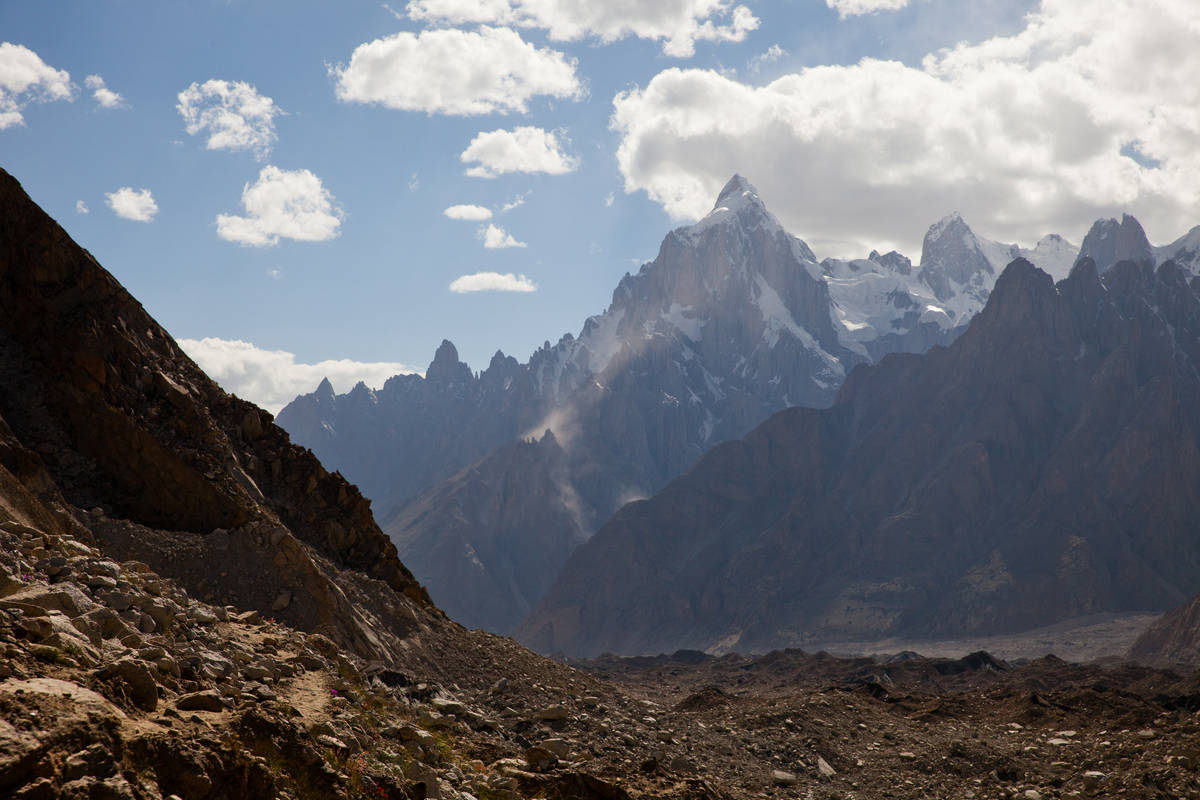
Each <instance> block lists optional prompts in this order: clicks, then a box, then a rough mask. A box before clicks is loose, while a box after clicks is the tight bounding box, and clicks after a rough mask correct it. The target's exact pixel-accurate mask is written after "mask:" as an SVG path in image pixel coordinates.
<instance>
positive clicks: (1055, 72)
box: [611, 0, 1200, 256]
mask: <svg viewBox="0 0 1200 800" xmlns="http://www.w3.org/2000/svg"><path fill="white" fill-rule="evenodd" d="M1198 35H1200V7H1198V6H1197V5H1196V4H1195V3H1192V2H1189V1H1188V0H1149V1H1148V2H1143V0H1120V1H1119V2H1111V3H1104V4H1084V5H1080V4H1078V3H1074V2H1070V0H1044V1H1043V3H1042V5H1041V7H1040V8H1039V10H1038V11H1037V12H1036V13H1033V14H1031V15H1029V17H1027V19H1026V27H1025V28H1024V29H1023V30H1022V31H1020V32H1019V33H1017V34H1015V35H1012V36H1005V37H997V38H993V39H991V40H988V41H985V42H982V43H980V44H976V45H969V44H962V45H959V46H957V47H955V48H953V49H950V50H946V51H941V52H938V53H935V54H931V55H929V56H927V57H926V58H925V60H924V62H923V63H922V65H921V66H920V67H919V68H914V67H908V66H905V65H904V64H901V63H897V62H885V61H876V60H870V59H867V60H864V61H862V62H860V63H858V64H855V65H852V66H823V67H813V68H809V69H805V70H803V71H800V72H797V73H794V74H789V75H785V76H783V77H781V78H779V79H778V80H775V81H773V82H771V83H769V84H767V85H765V86H762V87H754V86H750V85H746V84H743V83H740V82H737V81H734V80H731V79H729V78H726V77H723V76H721V75H719V74H717V73H715V72H711V71H706V70H682V69H667V70H665V71H663V72H660V73H659V74H658V75H656V76H655V77H654V78H653V79H651V80H650V82H649V83H648V84H647V85H646V86H645V87H644V88H636V89H633V90H631V91H627V92H622V93H621V94H618V95H617V96H616V97H615V98H614V111H613V116H612V120H611V124H612V127H613V128H614V129H615V130H616V131H617V132H618V133H619V134H620V137H621V142H620V145H619V148H618V154H617V157H618V164H619V167H620V170H621V172H622V174H623V176H624V178H625V189H626V191H637V190H645V191H646V192H647V193H648V194H649V196H650V197H651V198H652V199H654V200H656V201H657V202H659V203H661V204H662V206H663V207H664V208H665V209H666V210H667V211H668V212H669V213H670V214H671V215H672V216H674V217H676V218H679V219H694V218H697V217H700V216H702V215H703V214H705V213H706V212H707V211H708V210H709V208H710V207H711V205H712V201H713V198H714V197H715V196H716V193H717V192H718V191H719V189H720V187H721V186H722V185H723V183H724V182H725V181H726V180H728V178H729V176H730V175H732V174H733V173H735V172H737V173H741V174H743V175H746V176H747V177H748V178H750V179H751V180H752V181H754V182H755V184H756V185H757V187H758V188H759V190H760V194H761V195H762V196H763V198H764V200H765V201H766V202H767V203H768V205H770V206H771V208H772V209H773V210H774V211H775V212H776V214H777V215H779V216H780V217H781V219H782V220H783V221H784V222H785V224H787V225H788V227H789V228H790V229H791V230H792V231H793V232H795V233H797V234H798V235H801V236H804V237H805V238H807V239H808V240H809V241H810V243H811V244H813V245H815V246H816V247H817V249H818V251H819V252H822V253H823V254H828V255H858V256H861V254H862V253H863V252H866V251H867V250H869V249H870V248H871V247H876V248H880V249H883V248H885V247H892V246H901V247H904V248H907V249H908V250H909V252H913V254H914V255H915V252H914V250H915V246H916V245H917V244H918V243H919V236H920V234H921V232H922V231H924V230H925V228H926V227H927V226H928V225H929V224H930V222H931V221H933V220H936V219H939V218H940V217H942V216H943V215H944V214H946V213H947V212H949V211H952V210H955V209H957V210H959V211H961V212H962V214H963V216H964V217H966V218H967V219H968V220H969V221H970V222H971V223H972V225H974V226H976V227H977V228H978V229H981V230H984V231H987V232H988V235H989V236H991V237H993V238H1003V239H1005V240H1010V241H1011V240H1016V241H1020V242H1024V243H1031V242H1032V241H1034V240H1036V239H1037V238H1040V236H1042V235H1043V234H1045V233H1046V232H1048V231H1057V232H1061V233H1063V234H1065V235H1068V236H1079V235H1081V234H1082V232H1083V231H1084V230H1086V229H1087V226H1088V225H1089V224H1090V222H1091V221H1092V220H1094V219H1095V218H1096V217H1098V216H1110V215H1112V214H1113V213H1114V212H1115V211H1117V210H1129V211H1130V212H1131V213H1134V214H1136V215H1138V216H1139V218H1141V219H1142V221H1143V222H1144V223H1146V225H1147V227H1148V228H1149V229H1151V230H1153V231H1162V234H1161V235H1162V236H1163V237H1164V238H1165V237H1174V236H1175V235H1177V234H1178V233H1180V232H1182V231H1184V230H1187V229H1188V228H1190V227H1191V226H1192V225H1194V224H1195V223H1196V221H1197V220H1196V218H1195V214H1196V209H1197V208H1200V81H1196V80H1195V79H1194V76H1195V75H1197V74H1200V48H1197V47H1196V46H1195V42H1196V41H1197V36H1198ZM730 109H737V113H730V111H729V110H730ZM1131 143H1133V144H1135V145H1136V150H1137V152H1138V153H1140V154H1141V155H1142V156H1144V158H1143V161H1144V163H1139V161H1138V160H1136V159H1134V158H1132V157H1130V156H1128V155H1124V154H1122V150H1123V149H1125V148H1126V147H1127V145H1130V144H1131ZM1126 152H1127V153H1128V152H1130V151H1129V150H1126Z"/></svg>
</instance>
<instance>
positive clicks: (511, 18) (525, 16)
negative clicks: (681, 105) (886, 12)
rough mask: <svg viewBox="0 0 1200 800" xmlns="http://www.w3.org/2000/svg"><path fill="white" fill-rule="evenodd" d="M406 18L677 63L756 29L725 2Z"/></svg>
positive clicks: (435, 1)
mask: <svg viewBox="0 0 1200 800" xmlns="http://www.w3.org/2000/svg"><path fill="white" fill-rule="evenodd" d="M865 1H866V0H860V2H865ZM877 1H879V0H877ZM883 1H884V2H886V0H883ZM408 15H409V16H410V17H411V18H412V19H414V20H418V21H421V22H431V23H441V24H447V25H466V24H479V23H491V24H499V25H515V26H519V27H524V28H541V29H545V30H546V31H547V32H548V34H549V36H550V38H551V39H554V40H557V41H574V40H577V39H582V38H584V37H595V38H597V39H599V40H600V41H602V42H612V41H616V40H617V39H623V38H625V37H626V36H636V37H638V38H641V39H652V40H656V41H659V40H661V41H662V42H663V52H664V53H666V54H667V55H669V56H675V57H681V58H686V57H689V56H691V55H693V54H694V53H695V51H696V42H697V41H727V42H740V41H742V40H744V39H745V38H746V34H747V33H749V32H750V31H752V30H754V29H756V28H757V27H758V24H759V23H758V19H757V18H756V17H755V16H754V14H752V13H751V12H750V9H749V8H747V7H746V6H743V5H737V6H735V5H733V4H732V3H731V2H729V0H656V2H653V3H647V2H644V1H643V0H615V1H614V2H604V3H597V2H594V0H412V2H410V3H409V4H408Z"/></svg>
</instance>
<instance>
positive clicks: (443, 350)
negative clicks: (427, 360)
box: [433, 339, 458, 364]
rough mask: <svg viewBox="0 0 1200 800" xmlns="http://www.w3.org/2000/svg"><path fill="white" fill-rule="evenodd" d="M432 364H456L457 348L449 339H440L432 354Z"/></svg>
mask: <svg viewBox="0 0 1200 800" xmlns="http://www.w3.org/2000/svg"><path fill="white" fill-rule="evenodd" d="M433 363H434V364H457V363H458V348H457V347H455V346H454V342H452V341H450V340H449V339H442V343H441V344H440V345H438V349H437V351H436V352H435V353H434V354H433Z"/></svg>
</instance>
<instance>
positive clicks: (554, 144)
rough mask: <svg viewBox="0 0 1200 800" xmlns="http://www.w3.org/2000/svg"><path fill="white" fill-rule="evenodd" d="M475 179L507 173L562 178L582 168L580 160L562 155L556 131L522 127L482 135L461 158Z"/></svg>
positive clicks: (469, 173) (480, 134) (473, 140)
mask: <svg viewBox="0 0 1200 800" xmlns="http://www.w3.org/2000/svg"><path fill="white" fill-rule="evenodd" d="M459 160H460V161H462V162H463V163H464V164H470V163H472V162H474V163H475V164H476V166H473V167H470V168H469V169H467V174H468V175H470V176H472V177H475V178H494V177H496V176H497V175H502V174H504V173H506V172H545V173H547V174H549V175H563V174H565V173H568V172H573V171H574V170H576V169H578V168H579V159H578V158H575V157H573V156H569V155H567V154H565V153H563V151H562V149H561V146H560V145H559V142H558V132H557V131H545V130H542V129H541V128H534V127H530V126H521V127H518V128H515V129H513V130H511V131H506V130H495V131H486V132H484V133H479V134H477V135H476V136H475V138H474V139H472V140H471V143H470V144H469V145H467V149H466V150H464V151H463V152H462V155H460V156H459Z"/></svg>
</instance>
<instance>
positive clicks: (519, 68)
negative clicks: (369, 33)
mask: <svg viewBox="0 0 1200 800" xmlns="http://www.w3.org/2000/svg"><path fill="white" fill-rule="evenodd" d="M330 71H331V73H332V74H333V75H335V76H336V77H337V96H338V99H339V100H343V101H346V102H355V103H379V104H381V105H383V106H386V107H388V108H395V109H400V110H402V111H425V112H428V113H430V114H434V113H440V114H459V115H468V114H492V113H501V114H504V113H508V112H510V111H519V112H524V111H525V110H526V109H527V108H528V105H529V101H530V100H531V99H533V98H534V97H537V96H540V95H546V96H549V97H564V98H579V97H580V96H581V95H582V93H583V88H582V86H581V85H580V83H579V79H578V77H577V76H576V75H575V60H574V59H568V58H567V57H566V56H565V55H563V54H562V53H560V52H558V51H557V50H551V49H550V48H546V47H543V48H541V49H538V48H536V47H534V46H533V45H532V44H530V43H529V42H526V41H525V40H523V39H522V38H521V36H520V34H518V33H517V32H516V31H513V30H509V29H507V28H489V27H486V26H485V27H481V28H480V29H479V30H478V31H460V30H430V31H422V32H420V33H417V34H414V33H410V32H408V31H403V32H401V33H396V34H393V35H392V36H388V37H386V38H383V39H376V40H375V41H373V42H367V43H365V44H360V45H359V46H358V47H356V48H354V53H353V54H352V55H351V56H350V64H349V65H348V66H347V65H338V66H336V67H332V68H331V70H330Z"/></svg>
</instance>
